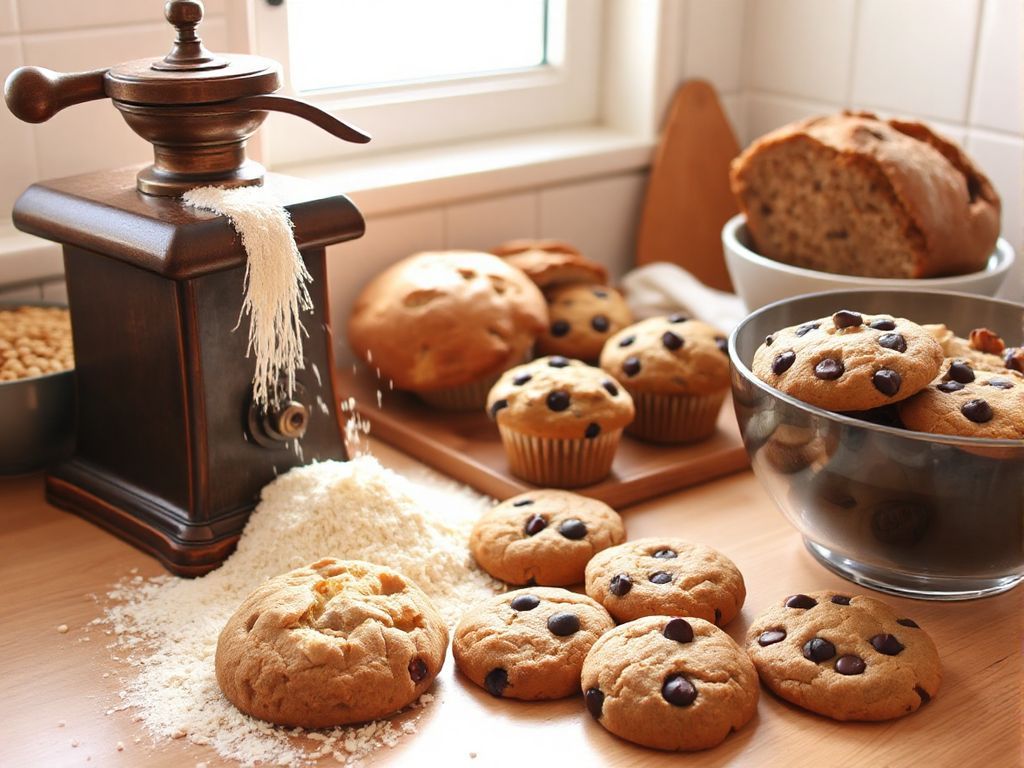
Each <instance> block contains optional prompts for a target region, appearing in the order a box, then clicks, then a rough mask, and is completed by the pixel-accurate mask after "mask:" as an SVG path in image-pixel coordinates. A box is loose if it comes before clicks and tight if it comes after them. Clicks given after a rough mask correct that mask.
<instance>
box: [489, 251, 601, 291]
mask: <svg viewBox="0 0 1024 768" xmlns="http://www.w3.org/2000/svg"><path fill="white" fill-rule="evenodd" d="M491 253H493V254H494V255H495V256H500V257H501V258H503V259H504V260H505V261H506V262H508V263H509V264H511V265H512V266H513V267H516V268H517V269H521V270H523V272H525V273H526V274H527V275H528V276H529V278H530V279H531V280H533V282H535V283H536V284H537V286H538V287H539V288H541V289H542V290H547V289H548V288H551V287H553V286H556V285H566V284H568V283H598V284H601V285H606V284H607V283H608V270H607V269H605V268H604V267H603V266H602V265H600V264H598V263H597V262H596V261H592V260H590V259H588V258H587V257H586V256H584V255H583V254H582V253H580V252H579V251H578V250H577V249H576V248H575V247H573V246H572V245H569V243H564V242H562V241H561V240H509V241H508V242H505V243H502V244H501V245H499V246H498V247H496V248H493V249H491Z"/></svg>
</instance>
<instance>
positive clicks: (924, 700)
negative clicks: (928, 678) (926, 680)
mask: <svg viewBox="0 0 1024 768" xmlns="http://www.w3.org/2000/svg"><path fill="white" fill-rule="evenodd" d="M914 693H916V694H917V695H918V696H920V697H921V706H924V705H925V704H927V703H928V702H929V701H931V700H932V696H931V694H930V693H928V691H926V690H925V689H924V688H922V687H921V686H920V685H915V686H914Z"/></svg>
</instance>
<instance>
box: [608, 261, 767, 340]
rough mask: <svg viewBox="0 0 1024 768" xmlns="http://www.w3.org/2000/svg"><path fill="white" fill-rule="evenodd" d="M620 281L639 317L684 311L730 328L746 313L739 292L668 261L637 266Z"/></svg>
mask: <svg viewBox="0 0 1024 768" xmlns="http://www.w3.org/2000/svg"><path fill="white" fill-rule="evenodd" d="M621 285H622V288H623V290H624V291H625V294H626V303H627V304H629V308H630V310H631V311H632V312H633V315H634V316H635V317H636V318H637V319H638V320H642V319H644V318H647V317H653V316H654V315H669V314H672V313H673V312H682V313H684V314H686V315H689V316H690V317H694V318H696V319H698V320H703V321H704V322H706V323H708V324H710V325H713V326H715V327H717V328H720V329H721V330H723V331H725V332H731V331H732V329H733V328H735V327H736V326H737V325H738V324H739V322H740V321H741V320H743V318H745V317H746V316H747V309H746V307H745V306H744V304H743V300H742V299H741V298H740V297H739V296H736V295H735V294H732V293H726V292H725V291H718V290H715V289H714V288H708V287H707V286H706V285H704V283H702V282H700V280H698V279H697V278H695V277H694V276H693V275H691V274H690V273H689V272H687V271H686V270H685V269H683V268H682V267H680V266H677V265H675V264H670V263H668V262H655V263H653V264H645V265H644V266H642V267H637V268H636V269H634V270H632V271H631V272H627V273H626V274H625V275H624V276H623V278H622V280H621Z"/></svg>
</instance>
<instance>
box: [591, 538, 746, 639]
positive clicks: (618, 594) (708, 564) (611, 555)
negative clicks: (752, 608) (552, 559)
mask: <svg viewBox="0 0 1024 768" xmlns="http://www.w3.org/2000/svg"><path fill="white" fill-rule="evenodd" d="M586 584H587V594H588V595H590V596H591V597H592V598H594V599H595V600H597V602H599V603H601V605H603V606H604V607H605V608H607V609H608V613H610V614H611V615H612V616H614V617H615V620H616V621H631V620H633V619H638V618H640V617H641V616H656V615H669V616H696V617H697V618H701V619H704V620H706V621H709V622H711V623H713V624H716V625H718V626H720V627H724V626H725V625H726V624H728V623H729V622H730V621H732V620H733V619H734V618H736V616H737V615H738V614H739V612H740V608H741V607H742V606H743V601H744V600H745V599H746V596H747V590H746V586H745V585H744V583H743V575H742V574H741V573H740V572H739V569H738V568H737V567H736V566H735V564H733V562H732V560H730V559H729V558H727V557H726V556H725V555H723V554H722V553H721V552H718V551H717V550H714V549H712V548H711V547H708V546H705V545H703V544H693V543H691V542H688V541H683V540H681V539H676V538H646V539H637V540H636V541H627V542H626V543H625V544H620V545H618V546H617V547H610V548H609V549H606V550H604V551H603V552H598V553H597V554H596V555H594V557H593V558H591V560H590V562H589V563H587V570H586Z"/></svg>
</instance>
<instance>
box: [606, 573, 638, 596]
mask: <svg viewBox="0 0 1024 768" xmlns="http://www.w3.org/2000/svg"><path fill="white" fill-rule="evenodd" d="M632 588H633V580H632V579H631V578H629V574H626V573H617V574H615V575H614V576H612V578H611V581H609V582H608V591H609V592H611V593H612V594H613V595H615V596H616V597H622V596H623V595H624V594H626V593H627V592H629V590H631V589H632Z"/></svg>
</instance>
